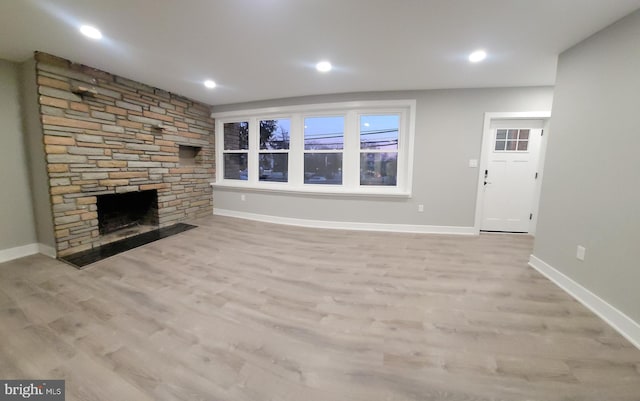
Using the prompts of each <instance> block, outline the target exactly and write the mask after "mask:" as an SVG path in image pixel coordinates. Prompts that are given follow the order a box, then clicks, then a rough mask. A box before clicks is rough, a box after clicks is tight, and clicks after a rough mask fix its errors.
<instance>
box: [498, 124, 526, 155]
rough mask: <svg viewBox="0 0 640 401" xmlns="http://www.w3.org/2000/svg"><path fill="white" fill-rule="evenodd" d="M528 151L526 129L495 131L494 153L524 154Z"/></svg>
mask: <svg viewBox="0 0 640 401" xmlns="http://www.w3.org/2000/svg"><path fill="white" fill-rule="evenodd" d="M528 149H529V130H528V129H520V130H518V129H499V130H497V131H496V143H495V147H494V150H495V151H496V152H504V151H507V152H526V151H527V150H528Z"/></svg>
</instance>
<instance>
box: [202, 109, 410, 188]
mask: <svg viewBox="0 0 640 401" xmlns="http://www.w3.org/2000/svg"><path fill="white" fill-rule="evenodd" d="M415 109H416V101H415V100H413V99H408V100H387V101H383V100H379V101H354V102H340V103H322V104H310V105H295V106H283V107H268V108H261V109H250V110H235V111H228V112H219V113H215V112H214V113H211V117H213V118H214V119H215V120H216V131H215V139H216V172H217V173H216V181H215V182H214V183H212V185H213V186H214V187H221V188H230V189H240V190H247V191H259V192H262V191H267V192H269V191H274V192H275V191H277V192H283V193H292V194H296V193H302V194H318V195H345V196H367V197H378V196H380V197H403V198H407V197H411V186H412V182H413V149H414V137H415ZM387 113H388V114H399V115H400V135H399V137H398V175H397V185H395V186H373V185H360V182H359V180H356V177H357V173H356V172H358V171H360V169H359V167H358V163H359V159H360V151H361V150H360V129H359V116H360V115H363V114H387ZM322 115H325V116H329V115H331V116H336V115H344V116H345V145H344V149H343V155H344V158H343V172H344V174H343V182H342V185H326V184H304V182H303V174H300V172H302V171H303V169H304V168H303V166H304V130H303V126H304V118H305V117H314V116H322ZM283 118H288V119H290V120H291V132H290V134H289V135H290V146H289V153H288V154H289V174H288V177H289V182H287V183H281V182H269V181H260V180H259V177H258V166H257V160H258V154H259V149H258V148H259V146H256V144H258V145H259V121H260V120H265V119H283ZM239 121H249V152H248V157H249V160H248V170H249V179H248V180H246V181H242V180H232V179H224V174H223V169H224V156H223V146H222V144H223V132H224V130H223V124H224V123H229V122H239ZM347 155H348V156H347ZM254 170H255V171H254ZM355 181H357V182H355Z"/></svg>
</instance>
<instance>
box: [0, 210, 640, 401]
mask: <svg viewBox="0 0 640 401" xmlns="http://www.w3.org/2000/svg"><path fill="white" fill-rule="evenodd" d="M193 223H194V224H197V225H199V227H198V228H196V229H194V230H191V231H188V232H185V233H182V234H178V235H176V236H174V237H171V238H166V239H163V240H160V241H158V242H155V243H152V244H149V245H146V246H144V247H141V248H138V249H135V250H132V251H129V252H127V253H125V254H121V255H118V256H115V257H112V258H110V259H107V260H103V261H101V262H98V263H96V264H95V265H93V266H92V267H90V268H88V269H86V270H82V271H78V270H76V269H74V268H72V267H69V266H67V265H65V264H63V263H61V262H58V261H55V260H51V259H48V258H46V257H44V256H39V255H36V256H31V257H27V258H24V259H20V260H16V261H12V262H8V263H4V264H1V265H0V338H1V341H0V378H3V379H11V378H16V379H17V378H30V379H66V381H67V382H66V385H67V400H74V401H75V400H78V401H94V400H96V401H97V400H103V401H107V400H108V401H113V400H124V401H126V400H135V401H146V400H156V401H163V400H189V401H193V400H207V401H211V400H224V401H235V400H242V401H270V400H274V401H275V400H277V401H288V400H296V401H299V400H304V401H316V400H317V401H334V400H335V401H341V400H345V401H346V400H349V401H377V400H381V401H382V400H384V401H401V400H402V401H404V400H509V401H511V400H513V401H516V400H517V401H524V400H532V401H533V400H537V401H543V400H544V401H554V400H571V401H578V400H580V401H583V400H587V401H588V400H594V401H596V400H597V401H616V400H625V401H626V400H629V401H638V400H640V351H639V350H637V349H636V348H634V347H633V346H632V345H630V344H629V343H628V342H627V341H626V340H624V339H623V338H622V337H621V336H620V335H618V334H617V333H616V332H614V331H613V330H612V329H611V328H609V327H608V326H607V325H606V324H605V323H603V322H602V321H601V320H599V319H598V318H597V317H596V316H594V315H593V314H592V313H590V312H589V311H588V310H586V309H585V308H584V307H583V306H581V305H580V304H578V303H577V302H575V301H574V300H572V299H571V298H570V297H569V296H568V295H566V294H565V293H564V292H562V291H561V290H560V289H558V288H557V287H556V286H555V285H554V284H552V283H551V282H549V281H548V280H547V279H545V278H543V277H542V276H541V275H539V274H538V273H537V272H535V271H534V270H533V269H531V268H529V267H528V266H527V259H528V256H529V254H530V253H531V248H532V242H533V241H532V239H531V238H530V237H527V236H512V235H481V236H480V237H463V236H432V235H419V234H399V233H396V234H394V233H372V232H348V231H338V230H317V229H306V228H299V227H289V226H280V225H270V224H264V223H258V222H252V221H246V220H238V219H232V218H224V217H209V218H206V219H202V220H199V221H195V222H193Z"/></svg>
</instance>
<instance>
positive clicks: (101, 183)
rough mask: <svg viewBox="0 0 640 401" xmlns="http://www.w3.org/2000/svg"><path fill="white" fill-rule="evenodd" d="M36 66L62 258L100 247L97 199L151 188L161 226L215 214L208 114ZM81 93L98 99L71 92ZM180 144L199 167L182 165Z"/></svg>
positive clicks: (47, 61) (43, 62) (98, 78)
mask: <svg viewBox="0 0 640 401" xmlns="http://www.w3.org/2000/svg"><path fill="white" fill-rule="evenodd" d="M35 58H36V63H37V64H36V79H37V85H38V92H39V97H38V99H39V104H40V113H41V119H42V125H43V131H44V132H43V134H44V136H43V140H44V145H45V153H46V158H47V170H48V174H49V184H50V195H51V204H52V210H53V219H54V222H53V223H54V229H55V238H56V246H57V251H58V255H61V256H64V255H67V254H71V253H74V252H78V251H81V250H85V249H88V248H91V247H94V246H97V244H98V239H99V232H98V219H97V206H96V195H101V194H112V193H124V192H131V191H143V190H149V189H157V191H158V213H159V221H160V226H161V227H162V226H167V225H171V224H174V223H176V222H178V221H181V220H186V219H192V218H197V217H201V216H207V215H211V214H212V210H213V199H212V191H211V186H210V185H209V183H210V181H213V180H214V175H215V170H214V166H215V163H214V155H215V152H214V135H213V132H214V121H213V119H211V117H210V108H209V106H207V105H205V104H201V103H198V102H195V101H193V100H190V99H187V98H184V97H181V96H178V95H175V94H173V93H169V92H166V91H163V90H161V89H156V88H152V87H150V86H147V85H144V84H141V83H137V82H134V81H131V80H128V79H125V78H122V77H119V76H115V75H112V74H109V73H107V72H104V71H100V70H97V69H94V68H90V67H87V66H84V65H79V64H74V63H71V62H70V61H67V60H64V59H61V58H58V57H55V56H51V55H48V54H45V53H36V54H35ZM79 86H83V87H90V88H95V90H97V94H82V95H80V94H76V93H74V91H75V90H76V88H77V87H79ZM160 125H161V126H162V128H160V129H159V128H158V126H160ZM178 145H188V146H194V147H201V148H202V150H201V151H200V152H199V154H198V155H197V158H196V163H195V165H185V166H181V165H180V159H179V147H178Z"/></svg>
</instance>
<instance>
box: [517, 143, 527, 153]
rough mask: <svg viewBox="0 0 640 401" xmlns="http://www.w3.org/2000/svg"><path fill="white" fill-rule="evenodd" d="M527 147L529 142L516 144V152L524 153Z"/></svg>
mask: <svg viewBox="0 0 640 401" xmlns="http://www.w3.org/2000/svg"><path fill="white" fill-rule="evenodd" d="M528 147H529V141H520V142H518V150H520V151H526V150H527V148H528Z"/></svg>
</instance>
